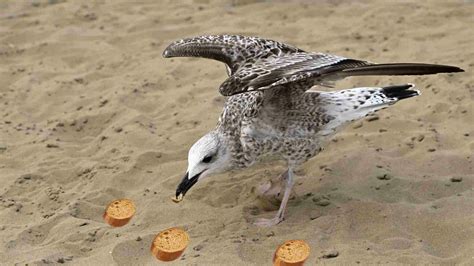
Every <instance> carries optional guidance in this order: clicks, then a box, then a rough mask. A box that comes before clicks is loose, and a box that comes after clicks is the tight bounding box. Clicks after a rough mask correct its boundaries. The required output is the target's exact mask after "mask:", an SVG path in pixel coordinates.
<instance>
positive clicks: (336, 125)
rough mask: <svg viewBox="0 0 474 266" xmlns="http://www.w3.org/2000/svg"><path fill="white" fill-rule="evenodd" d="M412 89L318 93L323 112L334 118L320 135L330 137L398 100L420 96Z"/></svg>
mask: <svg viewBox="0 0 474 266" xmlns="http://www.w3.org/2000/svg"><path fill="white" fill-rule="evenodd" d="M414 87H415V85H413V84H404V85H394V86H386V87H368V88H354V89H349V90H342V91H334V92H319V93H320V97H322V98H323V99H324V109H325V112H326V113H327V114H329V115H331V116H333V117H334V118H335V119H333V120H332V121H331V122H329V123H328V124H327V125H325V127H324V128H323V129H322V130H321V132H320V134H321V135H322V136H326V135H331V134H333V133H335V132H336V131H338V130H339V129H340V128H342V127H343V126H344V125H346V124H348V123H349V122H352V121H355V120H357V119H360V118H363V117H365V116H367V115H369V114H371V113H374V112H376V111H377V110H380V109H383V108H386V107H388V106H389V105H392V104H394V103H396V102H398V101H399V100H402V99H406V98H410V97H413V96H417V95H420V92H419V91H418V90H415V89H414Z"/></svg>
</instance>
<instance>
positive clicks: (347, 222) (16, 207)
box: [0, 0, 474, 265]
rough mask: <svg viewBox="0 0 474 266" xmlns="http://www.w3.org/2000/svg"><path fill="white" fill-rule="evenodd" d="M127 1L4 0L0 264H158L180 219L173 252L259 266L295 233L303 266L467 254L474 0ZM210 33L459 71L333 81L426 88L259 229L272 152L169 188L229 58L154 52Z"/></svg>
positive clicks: (303, 185)
mask: <svg viewBox="0 0 474 266" xmlns="http://www.w3.org/2000/svg"><path fill="white" fill-rule="evenodd" d="M131 2H132V1H129V2H127V1H95V2H93V1H2V2H0V183H1V184H2V185H1V187H0V258H2V259H1V262H0V263H1V264H5V265H11V264H15V263H18V264H22V265H24V264H26V263H28V264H29V265H43V264H49V263H70V264H75V265H132V264H133V265H144V264H148V265H150V264H154V263H157V261H156V259H154V258H153V256H152V255H151V254H150V251H149V248H150V245H151V241H152V239H153V237H154V235H155V234H157V233H158V232H160V231H162V230H164V229H166V228H169V227H174V226H182V227H184V228H186V229H187V231H188V233H189V235H190V239H191V242H190V246H189V247H188V249H187V250H186V252H185V254H184V255H183V257H182V258H181V259H180V260H178V261H176V262H175V263H174V264H176V265H216V264H219V265H269V264H270V263H271V259H272V256H273V253H274V250H275V249H276V248H277V246H278V245H279V244H281V243H283V242H284V241H285V240H287V239H303V240H305V241H306V242H308V244H309V245H310V246H311V251H312V254H311V255H310V257H309V259H308V265H313V264H316V263H327V264H358V263H360V264H361V265H367V264H377V263H389V264H421V263H423V264H431V263H434V264H465V265H468V264H471V265H472V264H474V191H473V184H474V169H473V167H474V162H473V159H474V158H473V154H474V104H473V100H474V85H473V84H474V75H472V71H473V68H474V27H473V26H472V25H474V16H473V14H474V4H473V3H472V1H399V2H398V1H397V2H396V1H292V2H291V3H290V2H285V1H276V2H271V1H261V2H259V1H206V0H196V1H190V0H186V1H171V0H169V1H148V2H143V3H140V4H138V3H131ZM253 2H257V3H253ZM210 33H213V34H216V33H236V34H246V35H258V36H264V37H268V38H272V39H276V40H280V41H284V42H288V43H291V44H294V45H297V46H299V47H301V48H302V49H305V50H310V51H322V52H331V53H334V54H338V55H343V56H347V57H353V58H361V59H366V60H370V61H375V62H404V61H405V62H406V61H411V62H426V63H444V64H452V65H456V66H459V67H462V68H464V69H465V70H466V72H465V73H460V74H455V75H446V74H444V75H436V76H424V77H397V78H392V77H366V78H352V79H348V80H345V81H343V82H340V83H338V86H337V89H342V88H350V87H355V86H373V85H390V84H399V83H406V82H413V83H415V84H417V85H418V87H419V89H420V90H421V91H422V95H421V96H420V97H417V98H412V99H408V100H405V101H403V102H400V103H398V104H396V105H394V106H392V107H390V108H388V109H386V110H383V111H381V112H379V113H378V114H377V116H376V118H371V119H365V120H362V121H360V122H358V123H354V124H353V125H351V126H349V127H348V128H347V130H345V131H343V132H342V133H341V134H339V135H337V136H336V137H335V138H334V140H333V141H332V142H331V143H330V144H329V145H328V147H327V149H326V150H325V151H324V152H322V153H321V154H320V155H318V156H317V157H316V158H314V159H312V160H310V161H309V162H308V163H306V164H305V165H303V166H302V167H301V168H300V169H298V171H297V175H298V181H297V185H296V188H295V191H294V195H293V199H292V200H291V201H290V203H289V208H288V212H287V219H286V220H285V221H284V222H283V223H281V224H279V225H277V226H275V227H271V228H259V227H255V226H253V225H252V221H253V220H254V219H256V218H260V217H272V216H273V215H274V214H275V212H272V211H267V210H266V209H267V208H265V209H264V208H263V207H262V204H261V203H260V202H259V201H258V200H257V196H256V195H255V191H256V189H255V187H256V186H258V184H259V183H261V182H264V181H266V180H269V179H270V178H271V177H276V176H278V175H279V174H280V172H282V171H283V170H284V168H283V166H282V165H281V164H270V163H263V164H260V165H258V166H255V167H253V168H251V169H248V170H246V171H243V172H234V173H227V174H222V175H218V176H214V177H209V178H208V179H207V180H203V181H200V182H199V183H198V184H197V185H196V186H195V187H193V189H192V190H190V191H189V193H188V194H187V195H186V198H185V199H184V201H183V202H181V203H180V204H176V203H173V202H172V201H171V200H170V197H171V196H172V195H173V193H174V191H175V188H176V186H177V184H178V183H179V181H180V179H181V177H182V176H183V174H184V172H185V169H186V164H187V161H186V160H187V150H188V148H189V147H190V145H192V143H193V142H194V141H196V140H197V139H198V138H199V137H200V136H201V135H203V134H204V133H205V132H207V131H208V130H210V129H212V128H213V127H214V126H215V124H216V120H217V118H218V116H219V114H220V111H221V108H222V103H223V97H222V96H220V95H219V94H218V92H217V87H218V85H219V84H220V83H221V82H222V81H223V80H224V78H225V77H226V73H225V68H224V66H223V65H222V64H221V63H219V62H213V61H208V60H203V59H186V58H177V59H164V58H162V57H161V53H162V51H163V49H164V48H165V47H166V46H167V45H168V44H169V43H170V42H171V41H173V40H176V39H179V38H182V37H187V36H195V35H200V34H210ZM369 120H371V121H369ZM452 178H454V179H452ZM460 179H461V180H460ZM123 197H126V198H130V199H133V200H134V202H135V204H136V206H137V213H136V215H135V217H134V218H133V219H132V220H131V222H130V223H129V224H127V225H126V226H124V227H120V228H112V227H110V226H109V225H107V224H106V223H105V222H104V221H103V219H102V213H103V211H104V209H105V207H106V206H107V204H108V203H109V202H110V201H111V200H114V199H116V198H123ZM274 208H277V207H274Z"/></svg>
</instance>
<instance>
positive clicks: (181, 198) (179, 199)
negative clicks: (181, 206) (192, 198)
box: [171, 194, 184, 203]
mask: <svg viewBox="0 0 474 266" xmlns="http://www.w3.org/2000/svg"><path fill="white" fill-rule="evenodd" d="M183 198H184V197H183V194H179V195H178V196H177V197H171V200H172V201H173V202H174V203H179V202H180V201H182V200H183Z"/></svg>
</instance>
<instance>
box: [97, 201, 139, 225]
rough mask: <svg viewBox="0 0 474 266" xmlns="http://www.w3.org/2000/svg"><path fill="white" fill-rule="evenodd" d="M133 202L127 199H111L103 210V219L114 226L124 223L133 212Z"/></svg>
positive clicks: (134, 209)
mask: <svg viewBox="0 0 474 266" xmlns="http://www.w3.org/2000/svg"><path fill="white" fill-rule="evenodd" d="M135 211H136V208H135V204H133V202H132V201H131V200H129V199H118V200H114V201H112V202H111V203H110V204H109V206H107V209H105V212H104V219H105V221H106V222H107V223H108V224H110V225H111V226H114V227H119V226H124V225H126V224H127V223H128V222H129V221H130V219H132V217H133V215H134V214H135Z"/></svg>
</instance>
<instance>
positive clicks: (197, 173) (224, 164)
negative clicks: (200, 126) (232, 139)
mask: <svg viewBox="0 0 474 266" xmlns="http://www.w3.org/2000/svg"><path fill="white" fill-rule="evenodd" d="M230 168H231V160H230V153H229V152H227V149H226V147H225V145H224V144H223V143H222V142H221V139H220V137H219V135H218V134H217V133H216V132H214V131H211V132H209V133H207V134H206V135H204V136H203V137H202V138H200V139H199V140H198V141H196V143H194V144H193V146H192V147H191V149H190V150H189V154H188V170H187V171H186V175H185V176H184V178H183V180H182V181H181V183H180V184H179V185H178V188H177V189H176V197H178V196H179V195H180V194H181V195H182V196H184V194H186V192H187V191H188V190H189V189H190V188H191V187H192V186H193V185H194V184H196V182H197V181H198V180H202V179H203V178H204V177H206V176H209V175H212V174H217V173H222V172H225V171H227V170H229V169H230Z"/></svg>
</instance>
